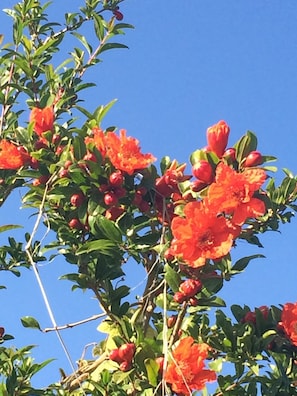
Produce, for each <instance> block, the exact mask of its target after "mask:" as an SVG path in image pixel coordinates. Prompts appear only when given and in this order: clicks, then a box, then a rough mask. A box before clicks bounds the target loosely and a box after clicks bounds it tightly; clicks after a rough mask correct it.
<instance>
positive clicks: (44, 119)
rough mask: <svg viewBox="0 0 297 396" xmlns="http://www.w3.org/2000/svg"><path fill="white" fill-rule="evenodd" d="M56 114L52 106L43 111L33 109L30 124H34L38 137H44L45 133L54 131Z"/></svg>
mask: <svg viewBox="0 0 297 396" xmlns="http://www.w3.org/2000/svg"><path fill="white" fill-rule="evenodd" d="M54 120H55V114H54V109H53V107H52V106H46V107H44V108H43V109H40V108H38V107H33V109H32V110H31V113H30V119H29V121H30V122H33V123H34V127H33V129H34V131H35V132H36V133H37V135H39V136H42V134H43V133H44V132H47V131H52V129H53V126H54Z"/></svg>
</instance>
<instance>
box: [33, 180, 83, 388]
mask: <svg viewBox="0 0 297 396" xmlns="http://www.w3.org/2000/svg"><path fill="white" fill-rule="evenodd" d="M54 177H55V175H53V176H52V177H51V178H50V179H49V180H48V182H47V183H46V186H45V190H44V194H43V197H42V201H41V204H40V206H39V211H38V215H37V219H36V222H35V224H34V227H33V230H32V233H31V236H30V238H29V240H28V243H27V244H26V246H25V252H26V254H27V256H28V259H29V262H30V264H31V266H32V269H33V272H34V275H35V277H36V280H37V283H38V286H39V289H40V292H41V295H42V298H43V301H44V304H45V307H46V310H47V312H48V315H49V317H50V320H51V322H52V325H53V327H54V328H55V332H56V334H57V337H58V340H59V342H60V344H61V346H62V349H63V351H64V353H65V356H66V357H67V360H68V362H69V364H70V367H71V369H72V371H73V372H75V366H74V363H73V361H72V358H71V356H70V353H69V351H68V348H67V346H66V344H65V342H64V340H63V338H62V336H61V334H60V332H59V330H58V326H57V323H56V320H55V317H54V313H53V311H52V308H51V306H50V303H49V300H48V297H47V294H46V291H45V288H44V285H43V283H42V280H41V277H40V274H39V271H38V267H37V264H36V263H35V261H34V259H33V256H32V254H31V252H30V248H31V245H32V242H33V239H34V237H35V235H36V233H37V231H38V228H39V226H40V223H41V220H42V218H43V209H44V205H45V200H46V195H47V191H48V187H49V184H50V183H51V181H52V179H53V178H54ZM83 395H85V392H84V391H83Z"/></svg>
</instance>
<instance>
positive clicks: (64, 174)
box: [59, 169, 69, 178]
mask: <svg viewBox="0 0 297 396" xmlns="http://www.w3.org/2000/svg"><path fill="white" fill-rule="evenodd" d="M59 177H60V178H63V177H69V171H68V169H61V170H60V172H59Z"/></svg>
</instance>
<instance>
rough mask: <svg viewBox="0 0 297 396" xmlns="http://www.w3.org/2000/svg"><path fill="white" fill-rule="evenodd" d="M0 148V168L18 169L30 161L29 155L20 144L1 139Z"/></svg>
mask: <svg viewBox="0 0 297 396" xmlns="http://www.w3.org/2000/svg"><path fill="white" fill-rule="evenodd" d="M0 150H1V151H0V169H19V168H21V167H22V166H24V165H27V164H29V163H30V158H31V157H30V155H29V154H28V153H27V152H26V150H25V149H24V148H23V147H22V146H16V145H15V144H13V143H11V142H9V141H8V140H5V139H3V140H1V142H0Z"/></svg>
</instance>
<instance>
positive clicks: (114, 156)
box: [105, 129, 156, 175]
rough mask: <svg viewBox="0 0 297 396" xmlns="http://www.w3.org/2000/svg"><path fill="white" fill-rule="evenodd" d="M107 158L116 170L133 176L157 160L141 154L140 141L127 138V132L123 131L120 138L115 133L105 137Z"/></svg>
mask: <svg viewBox="0 0 297 396" xmlns="http://www.w3.org/2000/svg"><path fill="white" fill-rule="evenodd" d="M105 142H106V146H107V156H108V157H109V159H110V161H111V163H112V164H113V165H114V167H115V168H117V169H119V170H122V171H124V172H127V173H128V174H129V175H132V174H133V173H134V172H135V171H137V170H140V169H144V168H146V167H147V166H149V165H150V164H151V163H152V162H153V161H155V160H156V158H155V157H154V156H153V155H152V154H142V153H141V152H140V147H139V141H138V140H137V139H135V138H133V137H130V136H129V137H127V136H126V131H125V130H123V129H121V130H120V136H117V135H116V134H115V133H114V132H107V134H106V135H105Z"/></svg>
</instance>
